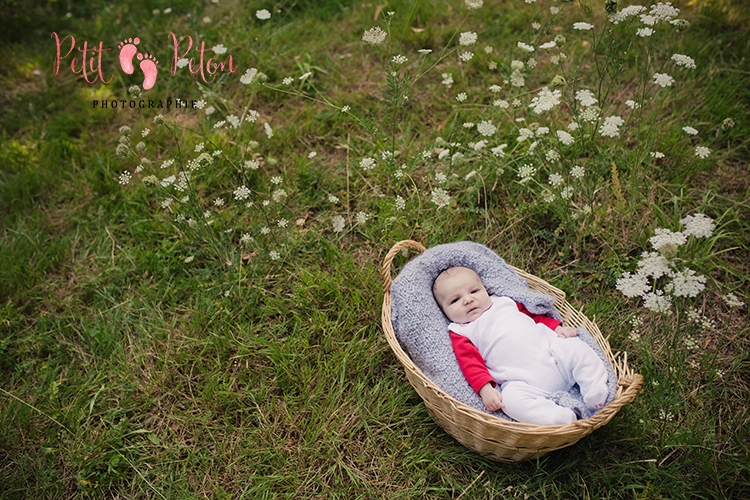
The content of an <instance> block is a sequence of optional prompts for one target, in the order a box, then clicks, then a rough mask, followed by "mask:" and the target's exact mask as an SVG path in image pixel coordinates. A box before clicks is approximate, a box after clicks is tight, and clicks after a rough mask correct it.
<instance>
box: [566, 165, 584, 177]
mask: <svg viewBox="0 0 750 500" xmlns="http://www.w3.org/2000/svg"><path fill="white" fill-rule="evenodd" d="M584 175H586V170H585V169H584V168H583V167H579V166H578V165H575V166H574V167H573V168H571V169H570V176H571V177H573V178H574V179H583V176H584Z"/></svg>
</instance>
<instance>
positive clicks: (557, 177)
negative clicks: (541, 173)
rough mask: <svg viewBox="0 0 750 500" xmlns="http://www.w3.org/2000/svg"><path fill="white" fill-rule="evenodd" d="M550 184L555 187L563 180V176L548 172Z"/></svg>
mask: <svg viewBox="0 0 750 500" xmlns="http://www.w3.org/2000/svg"><path fill="white" fill-rule="evenodd" d="M547 182H549V184H550V186H553V187H557V186H559V185H560V184H562V183H563V182H564V180H563V176H562V175H560V174H557V173H554V174H550V176H549V179H548V181H547Z"/></svg>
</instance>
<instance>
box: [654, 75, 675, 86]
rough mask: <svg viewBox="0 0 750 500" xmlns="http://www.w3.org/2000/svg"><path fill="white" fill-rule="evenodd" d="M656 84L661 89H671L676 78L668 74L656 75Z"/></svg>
mask: <svg viewBox="0 0 750 500" xmlns="http://www.w3.org/2000/svg"><path fill="white" fill-rule="evenodd" d="M654 83H655V84H657V85H659V86H660V87H671V86H672V84H673V83H674V78H672V77H671V76H669V75H668V74H666V73H656V74H654Z"/></svg>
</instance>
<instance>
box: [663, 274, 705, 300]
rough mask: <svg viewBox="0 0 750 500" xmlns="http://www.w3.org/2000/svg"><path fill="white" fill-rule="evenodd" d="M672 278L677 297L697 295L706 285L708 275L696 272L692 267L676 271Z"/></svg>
mask: <svg viewBox="0 0 750 500" xmlns="http://www.w3.org/2000/svg"><path fill="white" fill-rule="evenodd" d="M673 276H674V277H673V279H672V283H671V285H672V295H674V296H675V297H697V296H698V294H699V293H701V291H703V289H704V288H705V287H706V277H705V276H701V275H698V274H695V271H693V270H692V269H684V270H682V271H678V272H675V273H674V275H673Z"/></svg>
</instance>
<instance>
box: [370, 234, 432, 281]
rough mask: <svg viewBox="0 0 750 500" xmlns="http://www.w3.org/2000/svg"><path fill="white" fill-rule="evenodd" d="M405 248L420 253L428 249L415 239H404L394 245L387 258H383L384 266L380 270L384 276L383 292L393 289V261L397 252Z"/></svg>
mask: <svg viewBox="0 0 750 500" xmlns="http://www.w3.org/2000/svg"><path fill="white" fill-rule="evenodd" d="M404 248H410V249H412V250H416V251H417V252H419V253H422V252H424V251H425V250H427V249H426V248H425V247H424V245H422V244H421V243H419V242H417V241H414V240H402V241H399V242H398V243H396V244H395V245H393V247H392V248H391V249H390V250H389V251H388V253H387V254H386V256H385V259H383V267H382V268H381V271H380V273H381V274H382V276H383V292H388V291H389V290H390V289H391V284H392V283H393V278H391V262H393V259H394V258H395V257H396V254H397V253H399V252H400V251H401V250H402V249H404Z"/></svg>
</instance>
